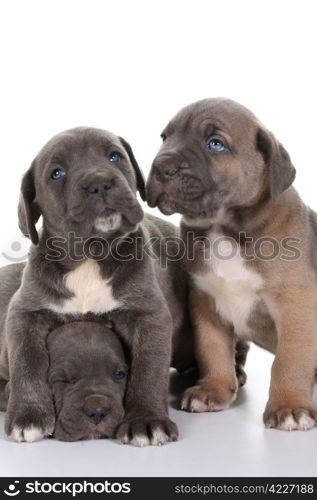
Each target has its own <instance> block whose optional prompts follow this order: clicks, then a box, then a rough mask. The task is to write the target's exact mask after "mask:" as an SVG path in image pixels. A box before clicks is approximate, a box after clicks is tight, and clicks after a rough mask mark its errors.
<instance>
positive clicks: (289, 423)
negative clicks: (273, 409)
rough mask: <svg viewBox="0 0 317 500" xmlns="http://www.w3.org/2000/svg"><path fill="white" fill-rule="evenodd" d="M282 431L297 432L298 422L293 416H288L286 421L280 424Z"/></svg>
mask: <svg viewBox="0 0 317 500" xmlns="http://www.w3.org/2000/svg"><path fill="white" fill-rule="evenodd" d="M280 429H281V430H282V431H295V430H296V429H297V422H296V421H295V420H294V418H293V416H292V415H288V416H287V417H286V418H285V420H284V421H283V422H282V423H281V424H280Z"/></svg>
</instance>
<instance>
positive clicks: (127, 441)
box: [121, 434, 129, 444]
mask: <svg viewBox="0 0 317 500" xmlns="http://www.w3.org/2000/svg"><path fill="white" fill-rule="evenodd" d="M121 443H122V444H128V443H129V436H128V434H125V435H124V436H123V437H122V438H121Z"/></svg>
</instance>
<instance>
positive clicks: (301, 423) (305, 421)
mask: <svg viewBox="0 0 317 500" xmlns="http://www.w3.org/2000/svg"><path fill="white" fill-rule="evenodd" d="M314 426H315V420H314V419H313V418H311V417H310V416H309V415H307V414H305V413H303V414H302V415H301V416H300V417H299V419H298V429H299V430H300V431H308V430H309V429H311V428H312V427H314Z"/></svg>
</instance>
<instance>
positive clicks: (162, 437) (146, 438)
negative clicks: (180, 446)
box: [117, 417, 178, 448]
mask: <svg viewBox="0 0 317 500" xmlns="http://www.w3.org/2000/svg"><path fill="white" fill-rule="evenodd" d="M117 439H118V440H119V441H120V442H121V443H122V444H132V445H133V446H138V447H140V448H143V447H144V446H150V445H152V446H162V445H163V444H165V443H167V442H168V441H177V439H178V429H177V426H176V424H174V422H172V421H171V420H170V419H169V418H155V417H134V418H126V419H125V420H124V421H123V422H122V424H121V425H120V426H119V428H118V430H117Z"/></svg>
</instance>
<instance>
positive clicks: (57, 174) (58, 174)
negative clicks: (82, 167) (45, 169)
mask: <svg viewBox="0 0 317 500" xmlns="http://www.w3.org/2000/svg"><path fill="white" fill-rule="evenodd" d="M64 175H66V172H65V170H64V169H63V168H61V167H58V168H54V170H53V172H52V173H51V179H53V180H54V181H57V180H58V179H61V178H62V177H64Z"/></svg>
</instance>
